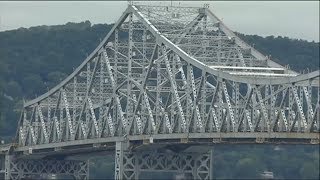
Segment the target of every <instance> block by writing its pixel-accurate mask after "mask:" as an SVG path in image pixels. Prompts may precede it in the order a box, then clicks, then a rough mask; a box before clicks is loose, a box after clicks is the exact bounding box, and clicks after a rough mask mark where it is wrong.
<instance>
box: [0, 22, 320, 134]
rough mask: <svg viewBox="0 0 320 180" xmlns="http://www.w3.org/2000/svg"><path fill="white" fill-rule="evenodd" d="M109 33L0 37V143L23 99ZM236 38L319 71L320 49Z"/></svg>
mask: <svg viewBox="0 0 320 180" xmlns="http://www.w3.org/2000/svg"><path fill="white" fill-rule="evenodd" d="M111 27H112V24H110V25H108V24H97V25H91V23H90V22H89V21H85V22H81V23H67V24H65V25H56V26H37V27H31V28H28V29H26V28H19V29H17V30H11V31H5V32H0V103H1V105H0V108H1V109H0V113H1V114H0V137H1V136H2V137H3V136H11V135H13V134H14V130H15V128H16V124H17V122H16V121H17V120H18V117H19V110H20V109H21V107H22V99H23V98H25V99H33V98H35V97H36V96H39V95H41V94H42V93H44V92H46V91H47V90H48V89H49V88H52V87H53V86H54V85H56V84H57V83H59V82H60V81H61V80H62V79H64V78H65V77H66V76H67V75H68V74H70V73H71V72H72V71H73V69H75V68H76V67H77V66H78V65H79V64H80V63H81V62H82V61H83V60H84V58H85V57H86V56H87V55H88V54H90V53H91V52H92V50H93V49H94V48H95V47H96V46H97V45H98V44H99V42H100V41H101V40H102V39H103V38H104V36H105V35H106V34H107V33H108V31H109V30H110V29H111ZM239 35H240V36H241V38H243V39H244V40H245V41H247V42H248V43H249V44H250V45H253V44H254V47H255V48H257V49H258V50H261V52H262V53H264V54H267V55H269V54H272V59H274V60H275V61H277V62H278V63H280V64H282V65H286V64H289V65H290V67H291V68H292V69H294V70H297V71H301V70H303V69H307V68H309V69H313V70H315V69H318V68H319V43H315V42H307V41H304V40H294V39H289V38H287V37H273V36H269V37H266V38H263V37H260V36H257V35H243V34H239Z"/></svg>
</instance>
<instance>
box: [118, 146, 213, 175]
mask: <svg viewBox="0 0 320 180" xmlns="http://www.w3.org/2000/svg"><path fill="white" fill-rule="evenodd" d="M151 146H152V145H151ZM198 149H203V148H199V147H197V146H191V147H188V148H186V149H185V150H184V151H179V152H177V151H173V150H170V149H167V148H148V149H146V150H130V148H129V145H128V143H127V142H122V141H119V142H116V151H115V179H116V180H120V179H121V180H122V179H142V178H150V177H147V175H148V173H162V175H166V174H165V173H168V176H171V177H174V176H175V178H176V179H177V178H178V179H179V178H182V179H212V178H213V176H212V162H213V156H212V155H213V151H212V150H209V149H207V151H206V152H201V151H198Z"/></svg>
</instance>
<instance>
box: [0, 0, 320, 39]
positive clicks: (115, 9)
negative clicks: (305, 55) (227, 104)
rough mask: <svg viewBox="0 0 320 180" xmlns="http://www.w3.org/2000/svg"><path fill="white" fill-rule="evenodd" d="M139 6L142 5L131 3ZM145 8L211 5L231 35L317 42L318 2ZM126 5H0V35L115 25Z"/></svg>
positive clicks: (197, 3)
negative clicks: (39, 28) (68, 25)
mask: <svg viewBox="0 0 320 180" xmlns="http://www.w3.org/2000/svg"><path fill="white" fill-rule="evenodd" d="M134 3H137V4H139V3H140V4H141V2H137V1H134ZM143 3H144V4H154V5H171V3H172V4H173V5H180V6H198V7H202V6H203V4H204V3H208V4H209V5H210V10H211V11H212V12H213V13H214V14H216V15H217V16H218V17H219V18H220V19H222V20H223V21H224V23H225V24H226V25H227V26H228V27H229V28H230V29H232V30H233V31H237V32H240V33H244V34H257V35H260V36H268V35H274V36H287V37H290V38H295V39H304V40H308V41H316V42H319V2H318V1H282V2H281V1H280V2H279V1H271V2H270V1H209V2H208V1H207V2H205V1H173V2H171V1H166V2H163V1H161V2H151V1H145V2H143ZM127 4H128V2H127V1H79V2H77V1H69V2H65V1H44V2H43V1H42V2H39V1H20V2H19V1H11V2H9V1H0V31H5V30H11V29H17V28H19V27H25V28H28V27H31V26H38V25H58V24H65V23H67V22H82V21H85V20H89V21H90V22H91V23H92V24H98V23H107V24H111V23H114V22H115V21H116V20H117V19H118V18H119V17H120V16H121V14H122V12H123V11H124V10H125V9H126V7H127Z"/></svg>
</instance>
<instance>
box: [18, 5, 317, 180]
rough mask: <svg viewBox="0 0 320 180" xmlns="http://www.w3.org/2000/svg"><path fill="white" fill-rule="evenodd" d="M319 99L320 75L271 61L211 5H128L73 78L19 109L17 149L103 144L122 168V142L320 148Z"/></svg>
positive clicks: (124, 155) (118, 171) (119, 168)
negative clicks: (268, 142)
mask: <svg viewBox="0 0 320 180" xmlns="http://www.w3.org/2000/svg"><path fill="white" fill-rule="evenodd" d="M319 93H320V91H319V70H317V71H315V72H311V73H309V74H298V73H296V72H294V71H292V70H290V69H287V68H285V67H283V66H281V65H279V64H277V63H276V62H274V61H272V60H271V59H270V58H269V57H268V56H264V55H262V54H261V53H260V52H258V51H257V50H255V49H254V48H253V47H251V46H250V45H248V44H246V43H245V42H244V41H242V40H241V39H240V38H239V37H238V36H237V35H236V34H235V33H233V32H232V31H231V30H229V29H228V28H227V27H226V26H225V25H224V23H223V22H222V21H221V20H220V19H218V18H217V17H216V16H215V15H214V14H213V13H212V12H211V11H210V10H209V8H208V7H203V8H194V7H173V6H171V7H166V6H143V5H139V6H138V5H129V6H128V8H127V9H126V10H125V11H124V13H123V14H122V16H121V17H120V19H119V20H118V21H117V22H116V23H115V25H114V26H113V28H112V29H111V31H110V32H109V33H108V34H107V36H106V37H105V38H104V40H103V41H102V42H101V43H100V44H99V45H98V47H97V48H96V49H95V50H94V51H93V52H92V53H91V54H90V55H89V56H88V57H87V58H86V59H85V60H84V62H83V63H82V64H81V65H80V66H79V67H78V68H77V69H76V70H75V71H74V72H73V73H72V74H71V75H70V76H68V77H67V78H66V79H65V80H63V81H62V82H61V83H60V84H58V85H57V86H56V87H54V88H53V89H51V90H50V91H49V92H47V93H45V94H43V95H41V96H39V97H38V98H36V99H34V100H31V101H29V102H26V103H25V104H24V108H23V111H22V114H21V119H20V121H19V126H18V131H17V137H16V142H17V146H16V147H15V152H16V153H19V152H20V153H21V152H26V151H29V150H30V149H32V150H33V151H41V150H45V149H50V148H51V149H52V148H53V149H57V148H58V149H59V148H60V149H63V148H66V147H68V146H74V145H87V144H91V145H92V144H94V145H96V144H101V143H107V142H108V143H115V144H116V145H115V146H116V148H115V149H116V165H119V163H120V162H123V160H121V159H123V158H127V160H129V161H131V160H132V159H130V158H131V156H130V153H129V154H128V153H124V154H123V153H120V154H117V152H122V151H123V150H122V148H120V145H119V144H120V142H122V141H137V140H140V141H143V140H146V139H147V140H150V139H152V141H153V140H155V141H156V140H161V141H163V140H167V141H168V142H170V139H192V138H194V139H201V138H204V139H211V140H212V141H216V140H218V141H220V140H221V139H255V140H256V141H258V142H263V141H264V140H265V139H268V138H271V139H282V140H283V141H288V139H289V141H290V139H291V140H297V142H301V141H309V142H310V141H312V142H317V143H318V142H319V127H320V124H319V123H320V121H319V119H320V118H319V117H320V115H319V113H320V112H319V111H320V110H319V101H320V100H319V97H320V95H319ZM150 141H151V140H150ZM117 147H118V148H117ZM158 155H159V156H157V158H160V156H161V153H160V154H158ZM204 156H205V155H204ZM129 157H130V158H129ZM132 157H134V159H137V161H138V159H139V157H140V156H139V154H134V155H132ZM117 158H118V159H117ZM128 158H129V159H128ZM193 160H195V161H196V159H193ZM126 162H128V161H126ZM203 162H207V161H203ZM128 163H129V162H128ZM129 164H130V163H129ZM200 164H201V163H200ZM122 165H123V163H120V166H119V167H116V172H115V173H116V174H117V176H116V177H118V178H120V179H121V177H122V176H121V174H125V171H124V169H123V167H122ZM131 166H132V167H133V164H132V163H131ZM131 166H130V167H131ZM134 167H135V166H134ZM149 168H151V167H149ZM207 169H210V167H207ZM192 172H193V177H196V175H195V172H196V171H193V170H192ZM125 176H126V178H129V177H135V178H136V175H132V174H131V175H125ZM204 177H205V178H204V179H208V177H209V176H204Z"/></svg>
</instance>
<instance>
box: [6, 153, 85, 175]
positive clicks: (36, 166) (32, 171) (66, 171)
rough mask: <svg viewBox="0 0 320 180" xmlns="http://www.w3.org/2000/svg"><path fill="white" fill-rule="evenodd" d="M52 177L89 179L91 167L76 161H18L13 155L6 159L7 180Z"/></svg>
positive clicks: (7, 156)
mask: <svg viewBox="0 0 320 180" xmlns="http://www.w3.org/2000/svg"><path fill="white" fill-rule="evenodd" d="M50 176H56V177H57V178H60V177H59V176H71V177H73V178H75V179H89V165H88V162H86V161H76V160H47V159H20V158H19V159H18V158H16V157H15V156H13V155H6V157H5V179H6V180H9V179H22V178H27V179H36V178H41V179H48V178H50ZM62 178H63V177H62Z"/></svg>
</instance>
